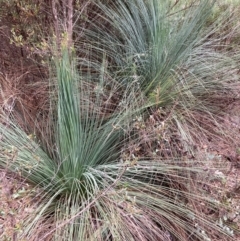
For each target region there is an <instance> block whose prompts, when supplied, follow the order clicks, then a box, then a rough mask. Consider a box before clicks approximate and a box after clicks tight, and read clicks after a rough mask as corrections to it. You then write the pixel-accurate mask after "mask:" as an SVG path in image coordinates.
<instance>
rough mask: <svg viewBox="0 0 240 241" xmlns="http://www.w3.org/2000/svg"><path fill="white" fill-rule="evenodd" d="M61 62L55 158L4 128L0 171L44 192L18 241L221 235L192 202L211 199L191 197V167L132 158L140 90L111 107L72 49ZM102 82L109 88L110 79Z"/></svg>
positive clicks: (15, 128) (15, 130)
mask: <svg viewBox="0 0 240 241" xmlns="http://www.w3.org/2000/svg"><path fill="white" fill-rule="evenodd" d="M55 63H56V77H57V82H56V85H57V86H56V91H57V93H58V97H57V104H56V108H57V109H56V108H53V109H54V111H55V112H56V113H55V114H54V115H53V116H55V115H56V120H53V123H52V125H50V124H49V125H50V126H51V128H52V129H54V138H53V139H54V141H53V142H48V141H47V140H50V139H51V138H49V136H51V135H52V134H50V133H52V131H51V130H49V133H46V135H45V136H44V137H45V139H44V138H43V140H42V142H41V143H43V146H42V147H44V146H45V147H46V146H51V147H52V148H48V150H49V152H45V151H43V148H42V147H41V146H40V145H39V142H37V141H36V140H34V139H33V138H31V137H30V136H28V135H27V134H26V133H24V132H23V131H21V129H20V128H19V127H18V126H17V125H14V124H13V123H12V122H11V121H10V120H8V122H6V123H5V125H4V124H1V125H0V128H1V136H2V140H1V144H0V145H1V146H0V148H1V154H0V165H1V167H2V168H7V169H8V170H9V171H13V172H17V173H19V174H20V175H21V176H23V177H24V178H25V179H26V180H27V181H28V182H30V183H31V184H32V185H34V186H36V187H37V189H38V192H37V193H36V191H35V192H34V193H33V195H35V200H36V203H37V207H36V210H35V211H34V212H33V213H32V214H31V215H30V217H29V219H28V220H25V223H24V224H23V227H22V230H23V233H22V234H21V233H20V234H19V235H20V236H19V238H27V239H29V240H31V239H33V240H39V239H42V240H45V239H46V238H50V237H51V238H52V239H53V240H167V239H169V240H172V239H174V240H187V239H188V240H196V239H199V240H203V239H204V238H207V235H208V234H207V232H208V231H210V229H214V230H218V229H219V228H218V227H217V226H216V225H214V224H212V223H211V222H210V221H207V219H205V218H204V216H202V214H201V215H200V213H199V214H197V213H196V212H195V211H196V210H195V206H194V203H196V202H199V200H202V201H207V198H205V197H200V196H198V195H196V194H195V192H193V190H194V186H192V181H191V180H192V179H191V178H190V175H193V176H195V178H197V176H198V173H200V170H198V168H197V167H191V166H192V165H193V163H192V164H191V161H189V162H187V161H185V162H183V161H182V160H177V159H176V160H175V161H173V160H161V161H160V160H159V158H157V159H156V160H155V159H150V160H148V159H147V158H138V157H135V156H134V155H131V154H127V153H129V151H130V150H131V148H129V147H127V145H128V144H127V143H128V139H129V137H128V136H129V133H130V132H129V128H130V126H131V125H130V123H131V121H130V120H131V118H132V113H134V114H136V108H137V104H136V103H135V102H133V101H132V100H133V96H131V93H132V91H134V88H133V87H131V88H130V89H129V90H128V93H125V95H123V96H124V97H125V98H124V97H123V96H122V99H121V102H123V101H125V104H124V105H122V106H123V107H121V105H120V102H119V103H118V104H117V106H116V107H115V108H113V109H106V108H104V107H103V106H102V104H103V102H102V101H103V100H104V98H102V97H101V95H100V94H99V93H100V92H99V88H98V91H97V92H96V88H95V89H92V88H91V86H89V85H90V82H91V81H90V82H88V81H83V79H82V78H81V77H80V76H79V75H78V74H77V71H76V70H75V67H74V66H75V63H74V58H70V56H69V54H68V51H63V53H62V56H58V57H57V59H56V62H55ZM100 83H102V87H103V88H104V85H103V84H104V83H105V80H104V79H103V80H102V82H100ZM100 83H99V84H100ZM135 91H136V90H135ZM132 94H135V93H134V92H133V93H132ZM126 96H128V97H129V99H128V98H126ZM53 100H55V97H54V99H53ZM53 106H55V105H54V103H53ZM126 106H128V107H127V108H126ZM113 110H114V111H113ZM104 111H105V112H104ZM110 111H112V112H110ZM109 113H110V115H109ZM107 114H108V115H107ZM44 143H45V144H44ZM45 149H47V148H45ZM124 153H125V154H124ZM190 190H191V192H190ZM207 202H210V200H209V201H207ZM196 225H197V227H196ZM218 231H220V232H221V230H220V229H219V230H218ZM222 235H223V234H222Z"/></svg>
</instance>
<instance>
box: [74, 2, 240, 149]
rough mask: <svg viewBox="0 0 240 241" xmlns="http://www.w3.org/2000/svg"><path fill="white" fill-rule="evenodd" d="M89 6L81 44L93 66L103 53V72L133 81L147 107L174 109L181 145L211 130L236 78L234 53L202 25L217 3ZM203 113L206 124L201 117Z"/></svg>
mask: <svg viewBox="0 0 240 241" xmlns="http://www.w3.org/2000/svg"><path fill="white" fill-rule="evenodd" d="M94 3H95V4H94V9H95V12H94V14H95V15H94V17H92V18H89V22H88V28H87V29H86V30H83V32H84V34H85V35H84V36H83V38H82V39H83V41H84V42H85V43H86V42H87V44H85V45H82V46H87V48H85V47H83V48H81V49H79V52H80V53H81V54H86V53H87V55H89V56H91V64H92V66H93V69H95V68H96V66H98V65H99V60H100V59H101V58H100V59H99V56H102V55H104V56H106V60H107V63H108V64H107V68H108V71H109V73H110V74H113V75H117V76H118V79H117V80H118V81H119V83H120V84H121V85H123V86H127V84H128V83H136V84H139V86H140V87H141V89H142V91H143V92H144V93H145V94H146V95H147V96H148V98H149V100H150V105H156V106H161V107H163V108H166V110H167V112H171V113H173V114H172V115H171V118H172V117H173V118H172V119H173V120H174V122H175V124H177V126H178V129H179V131H180V132H182V139H183V140H184V142H187V143H188V144H190V143H192V142H193V141H192V140H193V136H192V135H191V134H190V133H192V134H194V133H197V134H199V133H201V132H202V133H203V134H204V135H213V133H211V129H212V128H208V127H207V126H205V123H206V122H207V121H206V120H207V119H208V120H210V122H211V123H214V124H213V125H217V119H218V115H219V113H220V112H221V110H222V106H221V105H219V104H221V102H224V101H225V100H223V99H222V98H223V93H227V94H226V96H224V98H231V95H232V92H231V86H230V85H229V83H231V82H232V81H234V80H235V82H236V80H237V78H238V75H237V73H236V71H235V70H236V69H237V68H238V67H237V66H238V65H239V56H240V55H239V53H237V54H236V53H234V55H231V56H230V55H228V54H226V53H225V52H224V53H223V52H222V51H218V48H221V47H222V46H221V44H220V43H219V42H220V41H217V39H211V36H213V35H214V33H215V32H218V28H217V27H216V26H214V25H212V26H211V27H209V28H208V27H207V25H208V24H207V23H208V21H209V19H210V17H209V16H210V15H211V12H212V9H213V6H214V3H215V1H210V0H200V1H187V2H186V1H176V2H174V1H161V0H151V1H145V0H134V1H122V0H116V1H111V2H109V1H94ZM224 19H225V18H224V17H223V18H221V21H220V20H219V21H220V22H221V24H225V22H224V21H225V20H224ZM78 31H80V30H78ZM80 32H81V31H80ZM81 33H82V32H81ZM77 34H78V33H77V31H76V35H77ZM222 37H223V36H221V38H222ZM89 49H90V50H91V51H89ZM228 73H233V74H232V75H228ZM210 103H211V104H210ZM203 115H204V116H206V119H205V121H202V120H200V119H199V116H203ZM201 122H202V123H201ZM206 129H208V130H206ZM197 130H198V131H197ZM184 132H185V133H184ZM184 136H185V137H184ZM195 139H199V137H197V138H195ZM188 144H187V145H188Z"/></svg>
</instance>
